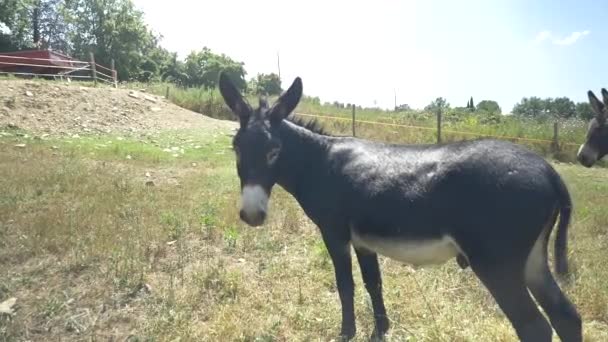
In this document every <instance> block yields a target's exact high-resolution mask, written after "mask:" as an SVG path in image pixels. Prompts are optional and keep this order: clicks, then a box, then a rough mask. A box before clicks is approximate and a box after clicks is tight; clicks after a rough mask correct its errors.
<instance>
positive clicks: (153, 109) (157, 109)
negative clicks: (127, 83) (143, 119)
mask: <svg viewBox="0 0 608 342" xmlns="http://www.w3.org/2000/svg"><path fill="white" fill-rule="evenodd" d="M150 110H151V111H153V112H160V107H151V108H150Z"/></svg>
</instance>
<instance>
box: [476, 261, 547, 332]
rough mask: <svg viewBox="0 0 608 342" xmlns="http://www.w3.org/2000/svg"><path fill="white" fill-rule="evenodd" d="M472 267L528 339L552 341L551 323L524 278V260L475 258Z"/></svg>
mask: <svg viewBox="0 0 608 342" xmlns="http://www.w3.org/2000/svg"><path fill="white" fill-rule="evenodd" d="M470 261H471V268H472V269H473V271H474V272H475V274H476V275H477V276H478V277H479V279H480V280H481V281H482V283H483V284H484V285H485V286H486V288H487V289H488V290H489V291H490V293H491V294H492V296H493V297H494V300H496V303H497V304H498V306H499V307H500V308H501V310H502V311H503V312H504V313H505V315H506V316H507V318H508V319H509V321H510V322H511V324H512V326H513V328H514V329H515V331H516V332H517V336H518V337H519V339H520V340H521V341H524V342H532V341H534V342H551V336H552V330H551V325H549V323H548V322H547V320H546V319H545V318H544V317H543V315H542V314H541V312H540V311H539V310H538V308H537V306H536V304H535V303H534V301H533V300H532V297H531V296H530V294H529V292H528V289H527V288H526V284H525V281H524V263H525V260H523V261H522V262H513V260H508V259H503V260H501V261H496V262H489V261H488V260H475V259H472V260H470Z"/></svg>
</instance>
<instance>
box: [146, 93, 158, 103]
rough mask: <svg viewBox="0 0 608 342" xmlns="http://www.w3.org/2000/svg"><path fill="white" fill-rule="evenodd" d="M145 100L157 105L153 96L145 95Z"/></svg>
mask: <svg viewBox="0 0 608 342" xmlns="http://www.w3.org/2000/svg"><path fill="white" fill-rule="evenodd" d="M144 99H146V101H150V102H152V103H156V99H155V98H153V97H152V96H148V95H145V96H144Z"/></svg>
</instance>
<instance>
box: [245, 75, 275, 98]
mask: <svg viewBox="0 0 608 342" xmlns="http://www.w3.org/2000/svg"><path fill="white" fill-rule="evenodd" d="M248 88H249V91H250V92H251V93H252V94H255V95H267V96H272V95H280V94H281V92H282V91H283V89H282V88H281V79H280V78H279V75H277V74H275V73H270V74H258V75H257V76H256V78H253V79H251V81H250V84H249V85H248Z"/></svg>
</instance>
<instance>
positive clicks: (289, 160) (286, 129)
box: [277, 120, 332, 198]
mask: <svg viewBox="0 0 608 342" xmlns="http://www.w3.org/2000/svg"><path fill="white" fill-rule="evenodd" d="M279 134H280V136H281V142H282V148H281V157H280V158H279V164H278V178H277V183H278V184H279V185H281V186H282V187H283V188H284V189H285V190H286V191H287V192H289V193H291V194H292V195H293V196H294V197H296V198H297V197H298V196H299V195H301V194H302V192H303V191H305V189H310V188H311V186H313V185H314V182H315V180H316V179H318V178H319V177H323V175H326V174H327V166H328V165H327V156H328V152H327V151H328V147H329V145H330V144H331V139H332V138H331V137H328V136H324V135H321V134H317V133H314V132H312V131H310V130H308V129H306V128H303V127H300V126H298V125H296V124H294V123H291V122H289V121H286V120H285V121H284V122H283V123H282V124H281V126H280V128H279Z"/></svg>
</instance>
